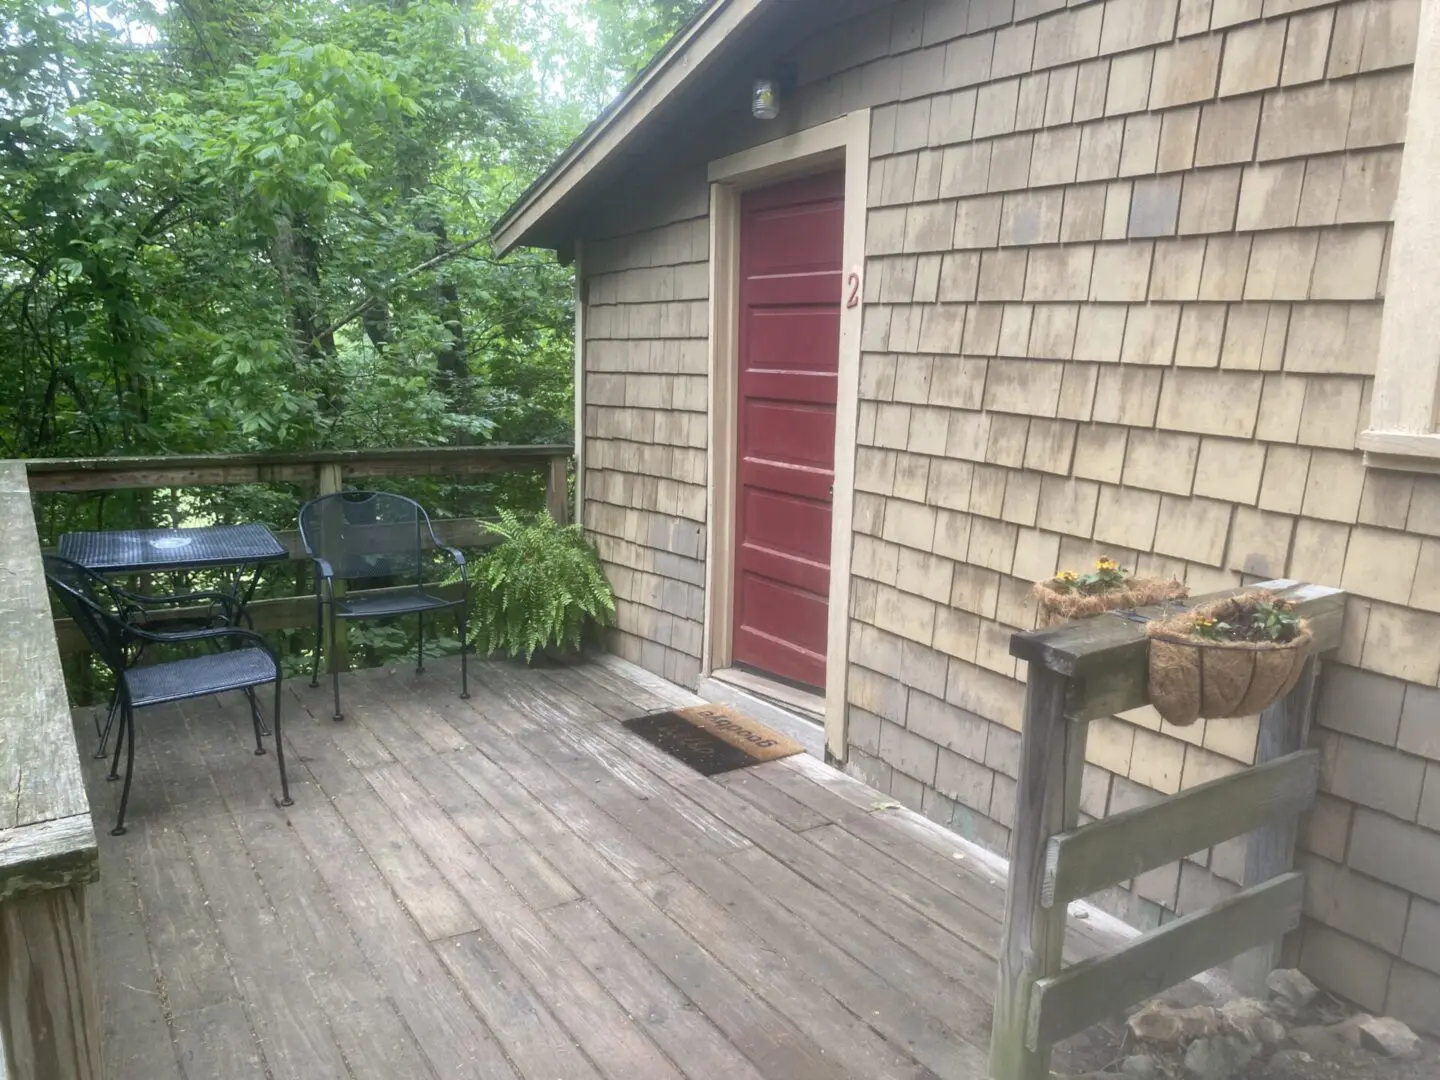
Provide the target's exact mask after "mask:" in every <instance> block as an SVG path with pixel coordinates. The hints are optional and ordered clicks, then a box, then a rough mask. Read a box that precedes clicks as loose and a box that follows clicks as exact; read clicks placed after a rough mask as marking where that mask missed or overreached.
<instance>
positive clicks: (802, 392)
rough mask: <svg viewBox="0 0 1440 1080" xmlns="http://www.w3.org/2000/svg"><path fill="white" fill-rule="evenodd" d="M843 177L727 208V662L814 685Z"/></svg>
mask: <svg viewBox="0 0 1440 1080" xmlns="http://www.w3.org/2000/svg"><path fill="white" fill-rule="evenodd" d="M844 194H845V183H844V176H843V174H840V173H835V174H830V175H826V176H818V177H807V178H805V179H804V180H798V181H793V182H790V183H786V184H782V185H779V186H777V187H772V188H765V189H763V190H759V191H752V192H750V193H748V194H746V195H745V196H744V197H743V199H742V202H741V214H740V335H739V352H740V372H739V400H738V403H737V407H738V421H739V423H738V436H739V440H738V445H737V452H738V459H739V460H738V462H737V469H736V485H737V490H736V499H735V504H736V544H735V636H734V658H735V661H736V662H737V663H740V664H746V665H748V666H751V667H755V668H759V669H760V670H762V671H766V672H770V673H771V674H774V675H779V676H782V677H784V678H787V679H792V680H795V681H796V682H801V683H806V684H809V685H812V686H823V685H824V684H825V645H826V623H827V614H828V610H829V600H828V598H829V594H830V507H831V502H832V499H833V495H834V492H833V487H834V483H835V389H836V384H837V382H838V367H839V361H840V300H841V286H842V277H843V273H842V263H841V258H842V254H843V247H844Z"/></svg>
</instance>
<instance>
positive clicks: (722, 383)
mask: <svg viewBox="0 0 1440 1080" xmlns="http://www.w3.org/2000/svg"><path fill="white" fill-rule="evenodd" d="M842 164H843V166H844V168H845V241H844V258H843V263H842V268H843V273H842V281H844V282H847V283H848V281H849V280H850V277H851V275H852V274H854V275H858V276H859V279H860V283H859V285H858V286H857V290H858V293H859V295H861V296H863V295H864V274H865V222H866V210H867V207H868V205H869V194H870V110H869V109H860V110H858V111H856V112H852V113H849V114H847V115H846V116H843V117H841V118H840V119H838V120H832V121H830V122H829V123H826V124H820V125H819V126H817V127H813V128H809V129H807V130H805V131H800V132H796V133H795V134H793V135H787V136H785V137H783V138H780V139H776V140H774V141H773V142H768V143H764V144H762V145H760V146H756V147H752V148H751V149H749V150H742V151H741V152H739V153H738V154H732V155H730V156H729V157H725V158H721V159H719V160H718V161H713V162H711V163H710V168H709V177H710V181H711V184H710V357H709V367H708V375H709V381H710V399H709V437H710V438H709V446H710V454H709V475H708V477H707V499H706V529H707V531H708V532H707V538H706V548H705V550H706V568H705V575H706V580H705V586H706V587H705V625H704V635H703V648H702V654H701V660H700V672H701V675H702V676H706V675H709V674H711V673H712V672H714V671H716V670H718V669H721V668H727V667H729V666H730V665H731V660H732V657H731V644H732V642H733V640H734V626H733V607H734V603H733V599H734V588H735V566H734V560H735V505H734V504H735V450H736V431H735V428H736V423H735V407H736V399H737V396H738V387H737V374H738V367H739V343H738V334H737V331H738V326H739V289H740V271H739V255H740V193H741V192H743V191H744V190H746V189H747V188H753V187H760V186H763V185H766V184H771V183H775V182H777V181H779V180H782V179H786V178H788V177H792V176H800V175H804V174H806V173H814V172H823V171H825V170H826V169H829V168H833V167H834V166H836V165H842ZM845 288H846V290H847V291H848V289H849V285H848V284H847V285H845ZM863 315H864V306H863V304H856V306H855V307H853V308H847V307H845V306H844V304H843V298H842V306H841V309H840V357H839V383H838V388H837V394H836V402H835V498H834V503H833V506H832V526H831V534H830V597H829V602H830V615H829V625H828V627H827V632H826V638H827V641H826V678H825V743H826V746H827V748H828V749H829V752H830V754H831V756H832V757H833V758H834V759H835V760H837V761H843V760H844V759H845V743H846V730H845V728H846V707H845V689H846V683H847V676H848V671H849V647H850V629H849V622H850V584H851V574H850V563H851V552H852V549H853V546H854V536H853V526H854V516H855V443H856V436H857V431H858V428H859V422H860V421H859V417H860V331H861V319H862V317H863Z"/></svg>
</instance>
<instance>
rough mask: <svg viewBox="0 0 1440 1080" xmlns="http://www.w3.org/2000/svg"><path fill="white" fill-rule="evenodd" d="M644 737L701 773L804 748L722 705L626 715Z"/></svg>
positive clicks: (627, 723)
mask: <svg viewBox="0 0 1440 1080" xmlns="http://www.w3.org/2000/svg"><path fill="white" fill-rule="evenodd" d="M622 723H623V724H624V726H625V727H627V728H629V729H630V730H631V731H633V732H634V733H635V734H636V735H639V736H640V737H641V738H642V739H644V740H645V741H646V742H648V743H651V744H653V745H654V746H656V747H658V748H660V749H661V750H663V751H665V753H667V754H669V755H670V756H671V757H673V758H676V759H677V760H679V761H683V762H684V763H685V764H686V765H689V766H690V767H691V768H692V769H694V770H695V771H696V772H698V773H699V774H700V775H701V776H714V775H716V774H717V773H723V772H732V771H734V770H735V769H743V768H746V767H747V766H750V765H760V764H762V763H764V762H766V761H776V760H778V759H779V758H786V757H790V756H791V755H792V754H803V753H804V752H805V748H804V747H803V746H801V745H800V744H799V743H797V742H796V741H795V740H794V739H787V738H786V737H785V736H784V735H781V734H779V733H777V732H774V731H771V730H770V729H769V728H768V727H766V726H765V725H764V724H760V723H757V722H755V721H754V720H752V719H750V717H748V716H746V715H744V714H743V713H738V712H736V711H735V710H734V709H731V708H727V707H726V706H724V705H691V706H689V707H688V708H684V709H670V710H669V711H667V712H658V713H649V714H648V715H646V716H637V717H635V718H634V719H632V720H625V721H622Z"/></svg>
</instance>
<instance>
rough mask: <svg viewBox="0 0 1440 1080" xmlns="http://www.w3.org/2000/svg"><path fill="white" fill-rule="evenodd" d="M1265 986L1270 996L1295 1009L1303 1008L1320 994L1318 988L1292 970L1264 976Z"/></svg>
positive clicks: (1286, 969) (1273, 972) (1287, 969)
mask: <svg viewBox="0 0 1440 1080" xmlns="http://www.w3.org/2000/svg"><path fill="white" fill-rule="evenodd" d="M1265 985H1266V986H1268V987H1269V988H1270V993H1271V994H1273V995H1274V996H1275V997H1277V998H1279V999H1280V1000H1281V1001H1283V1002H1285V1004H1287V1005H1290V1006H1293V1007H1294V1008H1297V1009H1303V1008H1305V1006H1307V1005H1309V1004H1310V1003H1311V1002H1312V1001H1314V1000H1315V998H1316V996H1317V995H1318V994H1319V993H1320V988H1319V987H1318V986H1316V985H1315V984H1314V983H1313V982H1311V981H1310V980H1309V979H1308V978H1306V976H1305V975H1303V974H1302V973H1300V972H1298V971H1296V970H1295V969H1294V968H1281V969H1280V970H1278V971H1272V972H1271V973H1270V974H1269V975H1268V976H1266V978H1265Z"/></svg>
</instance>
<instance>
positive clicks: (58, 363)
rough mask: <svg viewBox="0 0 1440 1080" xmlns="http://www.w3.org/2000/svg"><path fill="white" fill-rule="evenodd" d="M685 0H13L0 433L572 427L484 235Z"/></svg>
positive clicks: (532, 281)
mask: <svg viewBox="0 0 1440 1080" xmlns="http://www.w3.org/2000/svg"><path fill="white" fill-rule="evenodd" d="M698 6H699V4H698V0H689V2H686V3H679V2H672V0H589V2H588V3H587V2H581V0H168V2H166V3H164V4H161V3H158V2H154V0H116V2H111V3H104V4H96V3H89V4H86V3H79V2H76V0H58V2H51V3H47V4H43V5H42V4H38V3H35V2H33V0H30V2H26V0H0V21H3V23H4V27H5V41H6V45H5V48H4V51H3V54H0V55H3V61H0V206H3V209H4V213H3V215H0V379H3V383H4V386H5V388H6V392H5V393H4V394H3V395H0V455H3V456H5V457H26V456H79V455H102V454H123V453H184V452H196V451H250V450H276V449H306V448H335V447H365V446H381V445H415V444H429V443H442V442H486V441H506V442H526V441H546V440H551V439H561V438H565V437H568V428H569V425H570V422H571V419H570V418H571V400H572V398H571V392H572V390H571V386H570V381H571V376H570V357H571V355H572V354H571V342H570V333H571V330H570V327H571V325H572V321H571V315H572V312H571V305H572V300H571V297H572V294H573V282H572V278H571V274H570V272H569V271H568V270H567V269H566V268H564V267H561V266H559V265H557V264H556V263H555V261H554V260H553V259H552V258H551V257H549V256H548V255H546V254H543V253H520V254H518V255H516V256H512V257H511V258H509V259H507V260H504V261H500V260H497V259H496V258H495V257H494V253H493V252H492V251H491V250H490V248H489V245H488V241H487V239H486V238H487V237H488V234H489V230H490V227H491V225H492V224H493V222H494V220H495V218H496V217H497V216H498V214H499V213H501V212H502V211H503V210H504V208H505V207H506V206H507V205H508V204H509V202H510V201H511V200H512V199H513V198H514V197H515V196H516V195H518V194H519V192H520V191H522V190H523V189H524V187H525V186H526V185H527V184H528V183H529V182H530V181H532V180H533V179H534V177H535V176H536V175H538V174H539V172H540V171H541V170H542V169H543V168H544V166H545V165H546V164H547V163H548V161H549V160H551V159H552V158H553V157H554V156H555V154H556V153H558V151H559V150H560V149H561V148H563V146H564V144H565V143H566V141H568V139H569V138H571V137H572V136H573V135H574V134H575V133H576V132H577V131H578V130H579V128H580V127H581V126H582V125H583V124H584V123H585V122H587V121H588V120H589V118H590V116H591V115H593V113H594V112H595V111H596V110H597V109H598V108H599V106H600V105H601V104H603V102H604V100H606V99H608V97H609V96H611V95H613V93H614V92H615V91H616V90H617V89H618V88H619V87H620V85H621V84H622V83H623V81H624V80H625V79H626V78H628V77H629V76H630V75H631V74H633V73H634V71H635V70H636V69H637V68H638V67H639V66H640V65H642V64H643V63H644V61H645V60H646V59H647V58H648V56H649V55H650V54H651V53H653V51H654V49H655V48H656V47H657V46H658V45H659V44H660V43H662V42H663V40H664V39H665V38H666V37H668V35H669V34H670V33H671V32H673V30H674V29H675V27H676V26H678V25H679V24H680V23H681V22H683V20H684V19H686V18H688V17H689V16H690V15H691V14H692V13H693V12H694V10H695V9H696V8H697V7H698Z"/></svg>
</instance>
